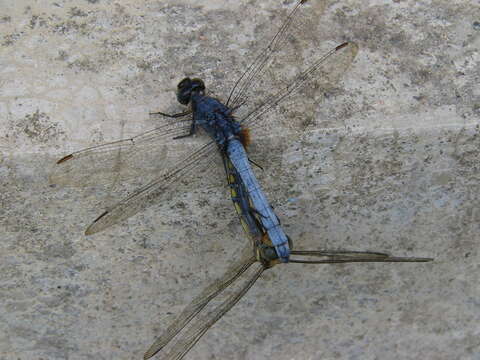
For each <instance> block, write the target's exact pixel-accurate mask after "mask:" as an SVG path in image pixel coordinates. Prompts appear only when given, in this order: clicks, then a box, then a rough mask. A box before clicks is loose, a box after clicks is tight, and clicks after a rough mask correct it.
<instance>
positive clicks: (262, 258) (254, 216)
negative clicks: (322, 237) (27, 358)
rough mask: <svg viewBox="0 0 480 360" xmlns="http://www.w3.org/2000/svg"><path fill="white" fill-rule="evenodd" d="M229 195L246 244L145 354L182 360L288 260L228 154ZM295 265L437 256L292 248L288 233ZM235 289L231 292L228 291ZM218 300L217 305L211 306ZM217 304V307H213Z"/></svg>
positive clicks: (226, 159) (226, 166)
mask: <svg viewBox="0 0 480 360" xmlns="http://www.w3.org/2000/svg"><path fill="white" fill-rule="evenodd" d="M224 166H225V171H226V173H227V181H228V184H229V187H230V196H231V199H232V201H233V203H234V207H235V210H236V212H237V215H238V217H239V218H240V222H241V224H242V226H243V229H244V231H245V234H246V235H247V239H248V241H247V246H246V247H245V248H244V249H243V251H241V255H240V256H239V259H237V261H234V262H233V263H232V264H231V265H230V267H229V268H228V269H227V271H226V272H225V273H224V274H223V276H221V277H220V278H218V279H217V280H215V281H214V282H213V283H212V284H211V285H209V286H207V287H206V288H205V289H204V290H203V291H202V292H201V293H200V294H199V295H198V296H197V297H196V298H195V299H193V301H192V302H191V303H190V304H189V305H187V307H185V309H184V310H183V312H182V313H181V314H180V315H179V316H178V317H177V319H175V321H174V322H173V323H172V324H171V325H170V326H168V327H167V328H166V330H165V331H164V332H163V334H161V335H160V336H159V337H158V338H157V339H156V340H155V342H154V343H153V344H152V345H151V346H150V348H149V349H148V350H147V351H146V352H145V354H144V357H143V358H144V360H146V359H150V358H151V357H153V356H155V355H156V354H157V353H159V352H160V351H162V352H163V355H164V356H163V357H162V358H164V359H169V360H180V359H182V358H183V357H184V356H185V355H186V354H187V353H188V352H189V351H190V349H191V348H192V347H193V346H194V345H195V344H196V343H197V342H198V341H199V340H200V338H201V337H202V336H203V335H204V334H205V333H206V332H207V331H208V329H210V328H211V327H212V326H213V325H214V324H215V323H216V322H217V321H218V320H220V319H221V318H222V317H223V316H224V315H225V314H226V313H227V312H228V311H229V310H230V309H231V308H232V307H233V306H235V304H236V303H237V302H238V301H240V299H241V298H242V297H243V296H244V295H245V294H246V293H247V292H248V290H249V289H250V288H251V287H252V286H253V285H254V284H255V282H256V281H257V280H258V279H259V278H260V276H261V275H262V274H263V272H264V271H265V270H267V269H270V268H272V267H274V266H276V265H278V264H282V263H284V261H282V259H280V258H279V255H278V251H277V250H276V248H275V246H274V244H273V242H272V240H271V239H270V235H269V233H268V231H267V229H265V227H264V226H263V224H262V222H261V220H260V218H261V214H259V213H258V212H256V211H255V210H254V209H253V207H252V204H253V200H252V199H251V193H249V192H248V190H247V184H245V183H244V182H243V180H242V177H241V176H240V174H239V171H238V170H237V168H236V167H235V166H234V164H233V163H232V162H231V161H230V159H229V158H228V157H225V158H224ZM287 238H288V244H289V248H290V255H293V256H294V257H293V258H292V257H289V262H290V263H302V264H342V263H366V262H370V263H371V262H389V263H399V262H404V263H405V262H429V261H432V260H433V259H432V258H422V257H396V256H390V255H389V254H386V253H382V252H371V251H347V250H323V251H322V250H319V251H317V250H293V241H292V239H291V238H290V237H288V236H287ZM229 290H231V291H229ZM212 304H213V305H212ZM210 305H212V306H210Z"/></svg>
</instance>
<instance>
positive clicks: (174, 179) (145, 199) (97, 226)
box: [85, 141, 224, 235]
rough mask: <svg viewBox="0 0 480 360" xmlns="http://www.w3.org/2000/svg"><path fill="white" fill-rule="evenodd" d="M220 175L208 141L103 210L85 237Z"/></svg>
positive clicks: (219, 164) (218, 158) (216, 155)
mask: <svg viewBox="0 0 480 360" xmlns="http://www.w3.org/2000/svg"><path fill="white" fill-rule="evenodd" d="M221 172H223V165H222V159H221V156H220V153H219V151H218V149H217V145H216V143H215V142H214V141H210V142H208V143H206V144H205V145H204V146H203V147H201V148H200V149H198V150H195V151H194V152H192V153H191V154H189V155H188V156H187V157H186V158H185V159H184V160H182V161H180V162H179V163H177V164H175V166H172V167H170V168H168V169H166V170H165V171H164V172H162V173H161V175H160V176H159V177H157V178H156V179H155V180H154V181H152V182H150V183H148V184H147V185H145V186H143V187H141V188H140V189H138V190H136V191H135V192H134V193H132V194H131V195H130V196H128V197H127V198H125V199H123V200H121V201H119V202H118V203H116V204H115V205H113V206H112V207H110V208H109V209H107V210H106V211H105V212H104V213H103V214H101V215H100V216H99V217H98V218H97V219H95V220H94V222H93V223H92V224H91V225H90V226H89V227H88V228H87V230H86V231H85V234H86V235H91V234H94V233H97V232H99V231H102V230H104V229H106V228H107V227H109V226H111V225H114V224H116V223H118V222H120V221H123V220H125V219H127V218H129V217H130V216H132V215H134V214H136V213H137V212H139V211H141V210H144V209H146V208H147V207H149V206H151V205H153V204H158V203H162V200H165V199H166V198H167V197H169V196H172V194H175V195H177V196H178V194H179V193H181V192H185V191H191V190H192V189H193V186H192V180H193V181H194V183H195V185H197V181H198V180H206V182H207V183H211V182H212V181H213V182H216V181H218V180H219V179H222V180H223V179H224V175H223V176H221V175H217V174H218V173H221ZM199 174H202V176H200V175H199ZM190 175H196V176H190ZM195 180H197V181H195Z"/></svg>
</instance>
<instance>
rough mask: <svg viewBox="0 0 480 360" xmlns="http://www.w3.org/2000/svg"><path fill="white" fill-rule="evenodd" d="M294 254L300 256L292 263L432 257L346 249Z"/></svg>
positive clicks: (407, 259)
mask: <svg viewBox="0 0 480 360" xmlns="http://www.w3.org/2000/svg"><path fill="white" fill-rule="evenodd" d="M291 254H292V255H297V256H300V258H290V262H292V263H302V264H339V263H353V262H429V261H433V259H431V258H418V257H397V256H390V255H389V254H385V253H379V252H370V251H345V250H325V251H315V250H313V251H312V250H292V251H291ZM309 256H311V257H325V258H326V259H323V260H309V259H303V258H302V257H309Z"/></svg>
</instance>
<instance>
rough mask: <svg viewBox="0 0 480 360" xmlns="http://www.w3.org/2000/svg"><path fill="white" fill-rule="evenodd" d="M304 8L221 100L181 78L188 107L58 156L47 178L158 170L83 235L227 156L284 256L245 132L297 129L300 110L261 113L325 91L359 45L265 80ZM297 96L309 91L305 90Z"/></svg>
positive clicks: (291, 45) (86, 178) (178, 187)
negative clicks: (130, 133)
mask: <svg viewBox="0 0 480 360" xmlns="http://www.w3.org/2000/svg"><path fill="white" fill-rule="evenodd" d="M314 2H315V3H318V4H321V3H323V1H320V0H319V1H314ZM310 10H311V9H309V2H308V1H307V0H300V1H298V2H297V3H296V5H295V6H294V7H293V9H292V10H291V12H290V13H289V15H288V16H287V17H286V19H285V21H284V22H283V24H282V25H281V26H280V29H279V30H278V32H277V33H276V34H275V36H274V37H273V38H272V40H271V41H270V42H269V43H268V45H267V46H266V47H265V48H264V49H263V50H262V51H261V52H260V53H259V54H258V56H257V57H255V58H254V60H253V62H252V63H251V64H250V65H249V66H248V67H247V68H246V70H245V71H244V73H243V75H242V76H241V77H240V78H239V79H238V81H236V83H235V84H234V86H233V89H232V90H231V92H230V94H229V96H228V98H227V99H226V101H224V102H222V101H220V100H219V99H217V98H215V97H212V96H208V95H207V94H206V86H205V84H204V82H203V81H202V80H201V79H198V78H189V77H187V78H185V79H183V80H182V81H180V82H179V83H178V86H177V100H178V102H179V103H180V104H182V105H185V106H187V110H185V111H183V112H180V113H176V114H168V113H165V112H153V113H151V114H152V115H156V116H160V117H161V118H162V119H164V120H166V119H168V120H166V122H165V123H162V124H161V125H159V126H158V127H156V128H154V129H152V130H150V131H147V132H145V133H142V134H139V135H137V136H134V137H132V138H129V139H123V140H119V141H115V142H111V143H107V144H103V145H99V146H94V147H90V148H87V149H84V150H80V151H77V152H74V153H71V154H69V155H67V156H64V157H63V158H61V159H60V160H58V161H57V164H56V167H55V170H54V172H53V174H52V176H51V182H52V183H57V184H68V185H81V186H85V185H90V184H98V183H102V182H104V181H105V180H106V179H108V178H109V174H112V173H115V176H116V178H117V179H121V178H123V177H126V178H127V177H129V176H138V173H139V171H138V169H139V168H140V167H142V166H144V165H145V164H146V166H147V167H153V168H155V169H156V170H157V171H158V175H157V176H156V178H155V179H154V180H152V181H151V182H149V183H147V184H146V185H144V186H142V187H140V188H139V189H137V190H136V191H134V192H133V193H132V194H130V195H129V196H128V197H126V198H124V199H122V200H120V201H118V203H116V204H114V205H113V206H110V207H108V208H107V209H106V210H105V211H104V212H103V213H102V214H101V215H100V216H98V217H97V218H96V219H95V220H94V221H93V222H92V224H91V225H90V226H89V227H88V228H87V229H86V231H85V234H86V235H91V234H95V233H97V232H100V231H103V230H104V229H106V228H108V227H110V226H112V225H114V224H117V223H119V222H122V221H124V220H126V219H127V218H129V217H131V216H132V215H134V214H136V213H138V212H139V211H142V210H144V209H145V208H147V207H149V206H151V205H153V204H159V203H163V202H165V199H166V198H168V197H169V196H170V195H171V194H178V193H182V192H184V191H188V190H191V189H192V188H194V187H195V186H196V185H195V184H196V181H198V180H199V179H204V176H199V174H205V173H210V172H211V173H215V171H217V169H224V168H225V163H226V159H228V162H229V163H231V164H233V166H234V167H235V168H236V170H237V174H238V176H239V177H240V180H241V181H242V182H243V183H244V184H245V189H246V191H247V192H248V194H249V199H250V200H251V203H252V204H251V205H252V210H253V211H254V212H255V213H256V215H258V216H256V219H257V220H258V221H259V222H260V223H261V224H262V227H263V228H264V229H265V230H266V232H267V233H268V235H269V238H270V240H271V241H272V243H273V246H274V247H275V250H276V252H277V255H278V257H279V259H280V261H282V262H288V259H289V255H290V249H289V244H288V242H289V241H288V237H287V236H286V234H285V233H284V231H283V229H282V227H281V226H280V221H279V219H278V217H277V215H276V214H275V213H274V211H273V208H272V206H270V204H269V202H268V200H267V197H266V195H265V194H264V192H263V191H262V189H261V187H260V185H259V183H258V181H257V179H256V177H255V175H254V172H253V170H252V166H251V164H253V165H258V164H256V163H255V162H254V161H253V160H251V159H250V158H249V156H248V153H247V150H246V149H247V147H248V145H249V143H250V131H255V134H256V136H259V135H260V136H261V135H262V131H263V134H265V135H266V136H271V135H272V134H274V133H275V132H276V131H277V132H278V130H277V129H289V130H291V132H293V133H295V134H297V135H298V134H302V133H303V131H304V129H305V118H304V117H302V116H300V117H296V118H291V117H289V118H288V120H287V121H286V122H285V123H283V124H282V121H281V120H279V118H278V117H276V118H275V119H274V118H272V117H269V116H267V113H268V112H270V111H272V110H275V109H277V108H279V107H281V106H283V105H284V104H286V101H287V100H288V99H291V97H292V96H294V95H296V94H299V93H300V90H301V89H305V88H309V87H310V88H315V90H316V91H318V92H320V93H322V92H326V89H328V88H329V87H331V86H332V84H335V83H336V82H337V81H338V80H339V79H340V78H341V77H342V75H343V74H344V73H345V72H346V70H347V69H348V67H349V66H350V64H351V63H352V62H353V60H354V58H355V56H356V54H357V52H358V46H357V45H356V44H355V43H353V42H344V43H341V44H340V45H337V46H334V47H332V48H331V50H329V51H327V52H325V53H323V52H322V53H321V54H314V55H312V56H310V57H309V58H308V59H307V61H306V62H307V64H306V65H305V66H304V69H303V70H301V71H300V72H297V74H296V75H294V76H293V77H292V78H291V79H290V80H289V81H286V82H283V83H281V84H278V83H277V84H276V85H273V84H272V83H271V82H269V77H270V75H271V72H269V68H270V67H271V66H272V64H276V65H277V64H278V63H280V64H279V65H280V66H281V65H282V64H281V60H282V59H283V58H288V56H292V54H297V52H298V48H297V47H298V44H299V41H300V38H299V37H300V36H302V33H303V31H302V29H304V27H305V25H304V19H306V18H308V17H309V15H311V14H309V11H310ZM315 48H317V46H315ZM303 100H308V98H307V97H306V96H304V99H303ZM199 131H200V132H202V131H203V132H206V133H207V136H202V137H199V136H194V135H195V134H196V133H197V132H199ZM280 131H281V130H280ZM292 137H293V136H292ZM187 139H190V140H188V141H189V142H190V143H193V145H192V148H191V150H188V151H187V152H186V154H185V155H184V156H183V157H182V156H179V151H178V150H179V147H178V146H176V145H178V144H179V142H181V141H186V140H187ZM185 145H186V144H185ZM184 148H189V149H190V147H188V146H185V147H184ZM170 149H175V150H170ZM157 150H158V152H155V151H157ZM222 163H223V164H224V166H221V164H222ZM258 166H259V167H260V165H258ZM210 178H211V179H212V181H213V182H215V181H216V179H218V178H219V176H217V175H210ZM107 181H108V180H107ZM185 184H188V186H186V187H185Z"/></svg>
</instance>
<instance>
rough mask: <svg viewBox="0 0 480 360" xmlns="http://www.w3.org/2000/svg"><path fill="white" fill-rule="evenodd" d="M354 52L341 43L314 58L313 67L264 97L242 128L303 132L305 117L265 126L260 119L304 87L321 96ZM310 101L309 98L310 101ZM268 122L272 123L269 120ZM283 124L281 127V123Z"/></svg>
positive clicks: (353, 47) (354, 48) (352, 45)
mask: <svg viewBox="0 0 480 360" xmlns="http://www.w3.org/2000/svg"><path fill="white" fill-rule="evenodd" d="M357 52H358V46H357V45H356V44H355V43H352V42H349V43H343V44H341V45H338V46H336V47H335V48H333V49H331V50H330V51H328V52H327V53H325V54H324V55H323V56H321V57H319V58H317V59H316V60H315V61H314V62H313V64H311V65H310V66H309V67H307V68H306V69H305V70H304V71H302V72H301V73H299V74H298V75H296V76H295V77H294V78H293V79H292V80H290V81H287V82H286V85H284V86H283V87H281V88H280V90H278V91H276V92H275V93H273V94H272V95H267V96H266V97H264V98H263V99H262V100H261V101H260V104H259V105H257V106H256V107H255V108H254V109H253V110H251V111H250V112H249V113H248V114H246V115H245V117H243V118H242V120H241V121H240V122H241V123H242V125H244V126H246V127H247V128H251V129H258V128H260V127H262V126H263V127H266V128H267V130H268V131H270V130H272V128H275V127H279V128H282V129H285V128H287V129H290V130H293V131H297V132H301V131H303V130H305V128H306V126H307V125H308V122H307V121H305V115H304V114H302V115H303V116H302V115H301V116H298V117H297V118H295V117H288V119H284V118H285V117H282V116H280V117H276V118H275V119H274V121H270V122H268V121H267V120H268V119H266V118H264V117H263V116H264V115H265V114H266V113H267V112H269V111H270V110H272V109H275V108H277V106H278V105H279V104H280V103H282V102H283V101H284V100H286V99H287V98H289V97H290V96H292V95H294V94H296V93H298V91H299V90H300V89H302V88H304V87H308V86H310V87H313V88H314V91H315V92H317V93H321V94H323V93H325V92H327V89H328V88H331V87H332V86H333V85H334V84H335V83H336V82H337V81H338V80H339V79H340V78H341V77H342V75H343V74H345V72H346V71H347V69H348V67H349V66H350V65H351V63H352V62H353V60H354V59H355V56H356V54H357ZM312 99H313V97H312ZM270 120H272V119H270ZM282 120H284V123H283V124H282V123H281V121H282Z"/></svg>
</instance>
